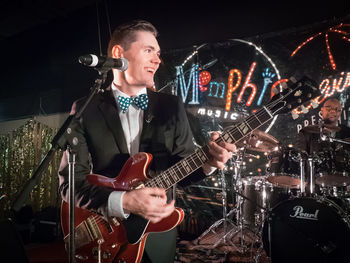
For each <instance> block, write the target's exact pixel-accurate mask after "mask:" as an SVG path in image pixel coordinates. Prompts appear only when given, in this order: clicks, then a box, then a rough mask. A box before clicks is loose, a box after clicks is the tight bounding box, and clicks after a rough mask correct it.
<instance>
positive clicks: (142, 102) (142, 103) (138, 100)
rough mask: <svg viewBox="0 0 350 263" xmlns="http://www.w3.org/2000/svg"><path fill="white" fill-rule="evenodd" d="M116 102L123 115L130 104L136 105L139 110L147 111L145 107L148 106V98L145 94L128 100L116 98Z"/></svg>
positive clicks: (121, 97) (120, 97)
mask: <svg viewBox="0 0 350 263" xmlns="http://www.w3.org/2000/svg"><path fill="white" fill-rule="evenodd" d="M117 102H118V104H119V107H120V109H121V110H122V112H123V113H125V112H126V111H127V110H128V108H129V106H130V105H131V104H134V105H136V106H137V107H139V108H140V109H141V110H145V109H147V105H148V97H147V94H141V95H139V96H136V97H130V98H128V97H123V96H118V99H117Z"/></svg>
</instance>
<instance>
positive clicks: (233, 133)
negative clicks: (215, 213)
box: [145, 107, 273, 189]
mask: <svg viewBox="0 0 350 263" xmlns="http://www.w3.org/2000/svg"><path fill="white" fill-rule="evenodd" d="M272 118H273V115H272V114H271V113H270V112H269V111H268V110H267V108H265V107H263V108H261V109H260V110H259V111H258V112H257V113H256V114H254V115H252V116H250V117H248V118H247V119H246V120H244V121H243V122H242V123H240V124H238V125H235V126H232V127H230V128H228V129H227V130H225V131H224V132H223V133H222V134H221V135H220V137H219V138H218V139H217V140H216V141H215V142H216V143H219V142H220V141H225V142H228V143H237V142H238V141H240V140H241V139H243V138H244V137H245V136H247V135H248V134H249V133H251V132H252V131H254V130H255V129H257V128H259V127H260V126H262V125H263V124H265V123H266V122H267V121H269V120H270V119H272ZM209 158H210V154H209V148H208V145H205V146H203V147H201V148H199V149H197V150H196V151H195V152H194V153H192V154H191V155H189V156H187V157H186V158H184V159H183V160H181V161H180V162H178V163H176V164H175V165H173V166H171V167H170V168H169V169H167V170H165V171H163V172H162V173H160V174H159V175H157V176H156V177H154V178H152V179H151V180H149V181H147V182H146V183H145V186H146V187H160V188H165V189H169V188H170V187H172V186H173V185H175V184H176V183H178V182H179V181H181V180H182V179H184V178H185V177H186V176H188V175H190V174H191V173H193V172H194V171H196V170H197V169H199V168H200V167H201V166H202V165H203V164H204V163H205V162H206V161H208V160H209Z"/></svg>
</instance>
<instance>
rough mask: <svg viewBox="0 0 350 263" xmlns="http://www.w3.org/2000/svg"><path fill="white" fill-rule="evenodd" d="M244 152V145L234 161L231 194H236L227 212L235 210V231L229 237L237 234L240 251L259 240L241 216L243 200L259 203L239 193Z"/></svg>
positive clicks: (233, 237) (244, 250)
mask: <svg viewBox="0 0 350 263" xmlns="http://www.w3.org/2000/svg"><path fill="white" fill-rule="evenodd" d="M245 152H246V145H245V146H244V147H243V149H242V150H241V151H240V153H239V154H238V155H237V157H236V160H235V162H234V171H235V173H234V176H233V177H232V195H233V198H234V194H236V207H235V208H234V209H232V210H231V211H230V212H229V214H231V213H233V212H234V211H236V225H237V227H236V230H235V232H234V233H232V236H231V239H232V240H235V237H236V236H238V249H239V251H240V253H245V252H247V251H248V250H249V249H250V247H249V245H254V243H255V242H259V237H258V236H257V233H256V231H255V230H254V229H250V228H249V227H248V226H247V225H246V223H245V222H244V218H243V202H244V201H248V202H253V204H255V205H257V206H258V207H259V205H258V204H257V203H256V202H255V200H251V199H250V198H248V197H246V196H244V195H242V194H241V193H240V186H239V183H241V182H242V181H241V179H242V178H241V167H242V163H243V157H244V156H245ZM232 200H234V199H232ZM235 246H236V247H237V243H235Z"/></svg>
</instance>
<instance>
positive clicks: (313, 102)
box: [311, 101, 319, 109]
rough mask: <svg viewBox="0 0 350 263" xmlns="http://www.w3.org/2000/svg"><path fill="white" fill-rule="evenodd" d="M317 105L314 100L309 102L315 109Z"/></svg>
mask: <svg viewBox="0 0 350 263" xmlns="http://www.w3.org/2000/svg"><path fill="white" fill-rule="evenodd" d="M318 105H319V104H318V103H317V102H315V101H312V102H311V106H312V108H313V109H316V108H317V107H318Z"/></svg>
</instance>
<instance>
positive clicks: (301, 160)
mask: <svg viewBox="0 0 350 263" xmlns="http://www.w3.org/2000/svg"><path fill="white" fill-rule="evenodd" d="M306 154H307V153H306ZM298 158H299V167H300V194H301V196H303V195H305V182H306V181H305V158H304V157H303V155H302V154H301V153H299V156H298Z"/></svg>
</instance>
